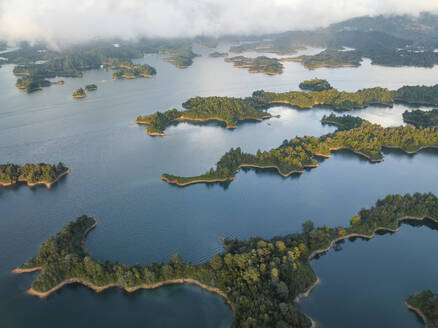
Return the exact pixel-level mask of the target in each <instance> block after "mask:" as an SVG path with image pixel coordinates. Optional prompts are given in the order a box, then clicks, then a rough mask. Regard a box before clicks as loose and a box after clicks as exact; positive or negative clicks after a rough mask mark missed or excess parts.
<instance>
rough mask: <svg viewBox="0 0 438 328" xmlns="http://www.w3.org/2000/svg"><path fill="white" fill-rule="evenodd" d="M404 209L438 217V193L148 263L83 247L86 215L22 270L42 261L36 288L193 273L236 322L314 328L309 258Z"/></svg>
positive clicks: (392, 220) (151, 280)
mask: <svg viewBox="0 0 438 328" xmlns="http://www.w3.org/2000/svg"><path fill="white" fill-rule="evenodd" d="M404 216H414V217H424V216H427V217H435V218H436V217H438V199H437V197H435V196H434V195H432V194H414V195H412V196H411V195H409V194H407V195H405V196H400V195H389V196H387V197H386V198H385V199H383V200H381V201H378V202H377V204H376V205H375V206H374V207H373V208H371V209H369V210H364V209H363V210H361V211H360V212H359V213H358V215H357V216H355V217H353V218H352V219H351V221H350V226H348V227H333V228H331V227H328V226H326V225H325V226H324V227H321V228H315V227H314V224H313V222H312V221H307V222H305V223H304V224H303V230H302V232H300V233H294V234H289V235H286V236H281V237H275V238H272V239H270V240H264V239H261V238H251V239H250V240H247V241H241V240H230V239H225V240H224V246H225V250H224V252H222V253H219V254H216V255H214V256H213V257H212V258H211V259H210V260H209V261H208V262H205V263H202V264H190V263H184V262H183V260H182V258H181V257H180V256H179V255H177V254H174V255H172V256H171V257H170V260H169V262H167V263H155V262H153V263H150V264H149V265H147V266H141V265H123V264H120V263H118V262H110V261H106V262H98V261H96V260H94V259H93V258H92V257H91V256H90V254H88V253H87V252H86V251H85V250H84V249H83V248H82V245H83V238H84V237H85V236H84V235H85V234H86V232H87V231H89V229H90V228H91V227H92V226H93V225H94V224H95V220H94V219H93V218H91V217H87V216H82V217H80V218H78V219H77V220H76V221H75V222H70V223H69V224H68V225H67V226H66V227H65V228H63V229H62V230H61V232H59V233H58V234H57V235H56V236H55V237H50V238H49V239H48V240H47V241H46V242H45V243H44V244H43V245H42V246H41V248H40V250H39V252H38V255H37V256H36V257H34V258H30V259H29V260H28V261H27V262H26V263H25V264H24V265H22V266H21V268H22V269H30V268H35V267H42V270H41V272H40V274H39V276H38V277H37V279H36V281H35V282H34V283H33V284H32V289H33V290H35V291H37V292H45V291H48V290H50V289H51V288H53V287H55V286H56V285H58V284H60V283H62V282H63V281H65V280H67V279H71V278H77V279H82V280H83V281H84V282H86V283H91V284H93V285H94V286H96V287H99V286H105V285H109V284H113V285H114V284H115V285H117V286H120V287H124V288H129V287H136V286H140V285H152V284H156V283H160V282H165V281H168V280H174V279H194V280H197V281H199V282H201V283H203V284H205V285H208V286H211V287H214V288H218V289H219V290H221V291H222V292H223V293H224V294H225V295H226V296H227V298H228V299H229V300H230V302H231V303H232V304H233V306H234V309H235V313H234V320H233V322H232V324H231V326H232V327H296V328H303V327H311V321H310V319H309V318H308V317H307V316H305V315H304V314H303V313H301V312H300V311H299V310H298V309H297V308H296V307H295V306H294V305H292V304H293V301H294V300H295V298H296V297H297V295H299V294H300V293H302V292H304V291H305V290H306V289H307V288H309V287H310V286H311V285H312V284H313V283H314V282H315V281H316V275H315V273H314V271H313V269H312V267H311V266H310V263H309V258H310V256H311V255H312V254H313V253H314V252H315V251H319V250H321V249H325V248H327V247H328V246H329V245H330V243H331V242H332V241H333V240H335V239H338V238H347V237H348V235H350V234H352V233H360V234H367V235H369V234H372V233H373V232H374V230H375V229H377V228H389V229H395V228H397V227H398V225H399V221H398V219H399V218H401V217H404Z"/></svg>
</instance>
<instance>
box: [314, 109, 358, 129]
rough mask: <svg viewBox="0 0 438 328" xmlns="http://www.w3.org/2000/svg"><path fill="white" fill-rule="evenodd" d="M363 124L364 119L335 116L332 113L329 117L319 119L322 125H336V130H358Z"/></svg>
mask: <svg viewBox="0 0 438 328" xmlns="http://www.w3.org/2000/svg"><path fill="white" fill-rule="evenodd" d="M363 122H365V120H364V119H362V118H360V117H356V116H351V115H342V116H337V115H335V114H333V113H331V114H330V115H328V116H327V115H324V116H323V117H322V119H321V123H323V124H331V125H336V126H337V127H338V130H351V129H355V128H358V127H360V126H361V125H362V123H363Z"/></svg>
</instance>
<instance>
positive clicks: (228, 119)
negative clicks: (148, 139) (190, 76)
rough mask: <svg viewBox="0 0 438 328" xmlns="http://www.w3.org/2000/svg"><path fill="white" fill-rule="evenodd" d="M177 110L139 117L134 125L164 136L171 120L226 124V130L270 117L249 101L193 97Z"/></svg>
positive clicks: (230, 98)
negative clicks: (249, 121)
mask: <svg viewBox="0 0 438 328" xmlns="http://www.w3.org/2000/svg"><path fill="white" fill-rule="evenodd" d="M182 106H183V107H184V108H185V109H186V110H185V111H178V110H177V109H172V110H168V111H166V112H164V113H160V112H156V113H155V114H151V115H145V116H138V117H137V120H136V122H137V123H140V124H146V125H147V131H148V133H149V134H163V132H164V129H165V128H166V127H167V126H168V125H169V124H171V123H172V122H174V121H208V120H217V121H223V122H225V123H226V127H227V128H235V127H237V125H238V124H239V122H241V121H244V120H262V119H265V118H269V117H271V115H270V114H269V113H267V112H266V111H265V110H264V109H259V108H256V107H254V104H253V101H252V99H248V98H247V99H241V98H232V97H195V98H190V99H189V100H187V101H186V102H185V103H183V104H182Z"/></svg>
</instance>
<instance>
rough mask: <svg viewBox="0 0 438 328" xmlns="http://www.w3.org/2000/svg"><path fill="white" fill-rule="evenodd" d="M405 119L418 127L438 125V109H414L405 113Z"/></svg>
mask: <svg viewBox="0 0 438 328" xmlns="http://www.w3.org/2000/svg"><path fill="white" fill-rule="evenodd" d="M403 121H405V122H406V123H409V124H412V125H414V126H416V127H429V126H437V125H438V109H432V110H431V111H423V110H419V109H418V110H413V111H405V112H404V113H403Z"/></svg>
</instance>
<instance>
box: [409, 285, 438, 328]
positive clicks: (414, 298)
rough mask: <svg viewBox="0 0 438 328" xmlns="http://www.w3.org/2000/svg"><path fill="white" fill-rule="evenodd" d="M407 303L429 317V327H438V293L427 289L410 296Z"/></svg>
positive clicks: (427, 323)
mask: <svg viewBox="0 0 438 328" xmlns="http://www.w3.org/2000/svg"><path fill="white" fill-rule="evenodd" d="M406 303H407V304H408V305H410V306H413V307H414V308H417V309H418V310H420V311H421V313H423V314H424V316H425V317H426V319H427V322H425V324H426V327H427V328H438V294H434V293H432V291H431V290H426V291H424V292H421V293H418V294H415V295H411V296H409V297H408V299H407V300H406Z"/></svg>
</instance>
